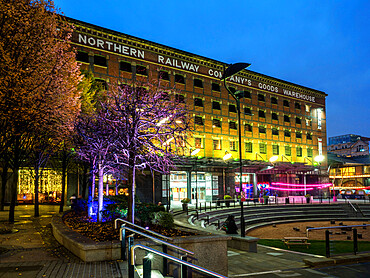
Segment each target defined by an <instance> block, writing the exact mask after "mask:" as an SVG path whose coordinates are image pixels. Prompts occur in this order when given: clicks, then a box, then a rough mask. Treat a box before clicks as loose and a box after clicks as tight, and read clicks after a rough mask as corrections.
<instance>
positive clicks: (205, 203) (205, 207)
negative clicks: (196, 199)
mask: <svg viewBox="0 0 370 278" xmlns="http://www.w3.org/2000/svg"><path fill="white" fill-rule="evenodd" d="M204 211H207V202H204Z"/></svg>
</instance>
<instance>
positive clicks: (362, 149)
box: [328, 134, 370, 157]
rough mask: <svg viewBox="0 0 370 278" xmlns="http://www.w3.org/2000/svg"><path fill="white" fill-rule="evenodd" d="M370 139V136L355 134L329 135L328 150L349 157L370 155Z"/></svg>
mask: <svg viewBox="0 0 370 278" xmlns="http://www.w3.org/2000/svg"><path fill="white" fill-rule="evenodd" d="M369 141H370V138H368V137H364V136H360V135H355V134H346V135H340V136H335V137H329V144H328V151H329V152H331V153H334V154H338V155H341V156H347V157H353V156H364V155H369Z"/></svg>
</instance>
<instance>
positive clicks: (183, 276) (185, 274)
mask: <svg viewBox="0 0 370 278" xmlns="http://www.w3.org/2000/svg"><path fill="white" fill-rule="evenodd" d="M187 258H188V257H187V256H186V255H184V256H181V260H183V261H184V262H186V261H187ZM187 277H188V267H187V266H186V265H183V264H181V278H187Z"/></svg>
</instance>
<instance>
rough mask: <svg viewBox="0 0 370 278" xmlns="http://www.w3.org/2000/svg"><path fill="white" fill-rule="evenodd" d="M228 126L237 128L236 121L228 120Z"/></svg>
mask: <svg viewBox="0 0 370 278" xmlns="http://www.w3.org/2000/svg"><path fill="white" fill-rule="evenodd" d="M229 128H230V129H237V127H236V122H234V121H230V122H229Z"/></svg>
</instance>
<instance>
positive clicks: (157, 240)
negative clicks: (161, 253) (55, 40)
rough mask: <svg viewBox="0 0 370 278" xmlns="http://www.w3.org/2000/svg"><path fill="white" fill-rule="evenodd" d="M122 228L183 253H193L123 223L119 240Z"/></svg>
mask: <svg viewBox="0 0 370 278" xmlns="http://www.w3.org/2000/svg"><path fill="white" fill-rule="evenodd" d="M122 229H124V230H129V231H131V232H133V233H136V234H139V235H141V236H144V237H147V238H149V239H151V240H153V241H155V242H157V243H161V244H164V245H167V246H170V247H172V248H174V249H177V250H180V251H182V252H184V253H186V254H190V255H194V252H192V251H189V250H187V249H184V248H182V247H180V246H177V245H174V244H172V243H168V242H167V241H164V240H161V239H159V238H155V237H152V236H150V235H147V234H144V233H142V232H139V231H137V230H135V229H132V228H129V227H126V226H125V225H124V224H123V225H122V226H121V229H120V233H119V234H120V240H121V241H122V240H123V239H122V238H121V237H122V233H121V231H122Z"/></svg>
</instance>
